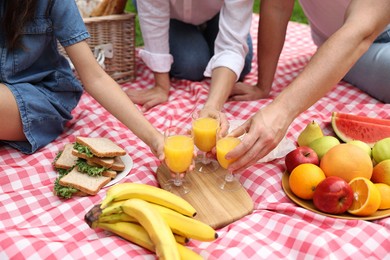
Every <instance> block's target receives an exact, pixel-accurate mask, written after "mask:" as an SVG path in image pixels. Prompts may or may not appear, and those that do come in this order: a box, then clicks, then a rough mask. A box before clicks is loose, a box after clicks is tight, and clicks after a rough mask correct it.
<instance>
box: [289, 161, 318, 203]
mask: <svg viewBox="0 0 390 260" xmlns="http://www.w3.org/2000/svg"><path fill="white" fill-rule="evenodd" d="M325 178H326V176H325V174H324V172H323V171H322V170H321V168H320V167H318V166H317V165H315V164H312V163H303V164H300V165H298V166H297V167H295V168H294V169H293V170H292V171H291V173H290V176H289V178H288V184H289V185H290V189H291V191H292V192H293V193H294V194H295V195H296V196H297V197H299V198H301V199H305V200H310V199H312V198H313V195H314V191H315V189H316V187H317V185H318V183H320V182H321V181H322V180H324V179H325Z"/></svg>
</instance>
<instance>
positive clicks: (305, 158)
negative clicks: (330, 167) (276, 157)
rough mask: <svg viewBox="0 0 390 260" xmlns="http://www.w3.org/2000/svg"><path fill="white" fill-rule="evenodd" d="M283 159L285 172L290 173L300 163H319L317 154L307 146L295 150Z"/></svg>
mask: <svg viewBox="0 0 390 260" xmlns="http://www.w3.org/2000/svg"><path fill="white" fill-rule="evenodd" d="M284 159H285V165H286V169H287V172H292V170H293V169H294V168H295V167H297V166H298V165H300V164H302V163H312V164H315V165H319V163H320V161H319V159H318V155H317V153H316V152H315V151H314V150H313V149H311V148H310V147H308V146H299V147H297V148H295V149H294V150H292V151H291V152H289V153H288V154H287V155H286V157H285V158H284Z"/></svg>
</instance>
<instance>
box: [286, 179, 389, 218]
mask: <svg viewBox="0 0 390 260" xmlns="http://www.w3.org/2000/svg"><path fill="white" fill-rule="evenodd" d="M288 176H289V174H288V173H287V172H284V173H283V177H282V188H283V190H284V192H285V193H286V194H287V196H288V197H289V198H290V199H291V200H292V201H293V202H295V203H296V204H298V205H299V206H301V207H303V208H305V209H308V210H310V211H313V212H315V213H318V214H321V215H324V216H329V217H333V218H341V219H360V220H377V219H381V218H385V217H388V216H390V209H385V210H378V211H377V212H375V213H374V214H372V215H370V216H365V217H360V216H355V215H352V214H349V213H344V214H340V215H335V214H328V213H324V212H321V211H319V210H317V209H316V208H315V207H314V204H313V202H312V201H311V200H303V199H301V198H298V197H297V196H295V194H294V193H293V192H292V191H291V189H290V185H289V183H288Z"/></svg>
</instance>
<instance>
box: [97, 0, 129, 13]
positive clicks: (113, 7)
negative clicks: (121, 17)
mask: <svg viewBox="0 0 390 260" xmlns="http://www.w3.org/2000/svg"><path fill="white" fill-rule="evenodd" d="M126 3H127V0H103V1H102V2H101V3H100V4H99V5H98V6H97V7H96V8H95V9H94V10H92V12H91V14H90V16H91V17H94V16H104V15H112V14H123V13H124V11H125V7H126Z"/></svg>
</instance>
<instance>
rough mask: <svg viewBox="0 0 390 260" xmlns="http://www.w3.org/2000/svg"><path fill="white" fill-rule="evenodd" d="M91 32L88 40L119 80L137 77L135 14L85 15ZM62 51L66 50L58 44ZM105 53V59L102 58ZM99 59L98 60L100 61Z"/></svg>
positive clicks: (112, 75)
mask: <svg viewBox="0 0 390 260" xmlns="http://www.w3.org/2000/svg"><path fill="white" fill-rule="evenodd" d="M84 23H85V25H86V27H87V29H88V31H89V33H90V35H91V37H90V38H89V39H87V42H88V44H89V46H90V48H91V50H92V52H93V53H94V54H95V56H96V58H97V59H99V60H100V61H104V62H103V64H101V65H102V67H103V68H104V70H105V71H106V72H107V73H108V74H109V75H110V76H111V77H112V78H113V79H114V80H115V81H117V82H118V83H125V82H130V81H133V80H134V79H135V76H136V65H135V14H133V13H125V14H116V15H106V16H99V17H88V18H84ZM59 49H60V52H61V53H62V54H64V55H65V56H66V54H65V51H64V49H63V48H62V46H61V45H59ZM102 55H104V56H103V59H102ZM99 60H98V61H99Z"/></svg>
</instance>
